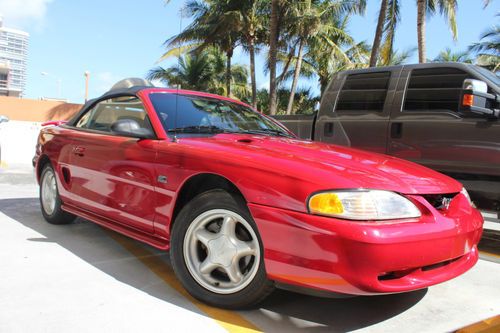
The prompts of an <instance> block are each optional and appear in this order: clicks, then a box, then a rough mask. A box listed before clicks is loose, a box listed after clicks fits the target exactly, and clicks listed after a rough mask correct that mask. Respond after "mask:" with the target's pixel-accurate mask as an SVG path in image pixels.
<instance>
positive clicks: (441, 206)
mask: <svg viewBox="0 0 500 333" xmlns="http://www.w3.org/2000/svg"><path fill="white" fill-rule="evenodd" d="M457 194H458V193H447V194H424V195H422V197H424V199H425V200H427V202H428V203H430V204H431V205H432V207H434V208H436V209H437V210H445V209H447V204H449V203H450V202H451V200H453V198H455V196H456V195H457Z"/></svg>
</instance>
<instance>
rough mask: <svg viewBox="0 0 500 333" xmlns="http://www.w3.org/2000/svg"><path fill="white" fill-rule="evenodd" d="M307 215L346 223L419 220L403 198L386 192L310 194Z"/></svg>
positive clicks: (416, 213)
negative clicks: (334, 218)
mask: <svg viewBox="0 0 500 333" xmlns="http://www.w3.org/2000/svg"><path fill="white" fill-rule="evenodd" d="M308 207H309V212H310V213H312V214H317V215H327V216H333V217H338V218H342V219H349V220H392V219H406V218H414V217H420V216H421V215H422V214H421V213H420V210H419V209H418V208H417V207H416V206H415V205H414V204H413V203H412V202H411V201H410V200H408V199H407V198H405V197H403V196H401V195H399V194H397V193H394V192H390V191H380V190H353V191H342V190H341V191H331V192H322V193H317V194H314V195H312V196H311V197H310V198H309V202H308Z"/></svg>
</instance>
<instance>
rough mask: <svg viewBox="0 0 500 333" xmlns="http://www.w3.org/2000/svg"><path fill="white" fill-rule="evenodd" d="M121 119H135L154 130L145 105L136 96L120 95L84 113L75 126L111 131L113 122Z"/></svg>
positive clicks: (144, 126) (142, 125)
mask: <svg viewBox="0 0 500 333" xmlns="http://www.w3.org/2000/svg"><path fill="white" fill-rule="evenodd" d="M121 119H133V120H135V121H137V122H138V123H139V125H140V126H141V127H143V128H148V129H150V130H153V129H152V126H151V122H150V121H149V117H148V115H147V113H146V110H145V109H144V105H143V104H142V102H141V100H140V99H139V98H137V97H135V96H120V97H116V98H111V99H106V100H104V101H101V102H99V103H97V104H96V105H95V106H94V107H93V108H92V109H90V110H88V111H87V112H86V113H85V114H83V116H82V117H81V118H80V119H79V120H78V122H77V123H76V125H75V126H76V127H79V128H86V129H91V130H96V131H102V132H111V124H113V123H114V122H115V121H117V120H121Z"/></svg>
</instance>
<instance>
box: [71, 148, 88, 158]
mask: <svg viewBox="0 0 500 333" xmlns="http://www.w3.org/2000/svg"><path fill="white" fill-rule="evenodd" d="M73 154H75V155H76V156H84V155H85V148H84V147H74V148H73Z"/></svg>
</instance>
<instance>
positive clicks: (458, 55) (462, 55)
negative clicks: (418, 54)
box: [432, 47, 472, 64]
mask: <svg viewBox="0 0 500 333" xmlns="http://www.w3.org/2000/svg"><path fill="white" fill-rule="evenodd" d="M432 61H433V62H464V63H466V64H472V59H471V58H470V56H469V52H467V51H461V52H452V51H451V49H450V48H449V47H447V48H446V49H444V50H443V51H441V52H439V55H438V56H437V57H436V58H434V60H432Z"/></svg>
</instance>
